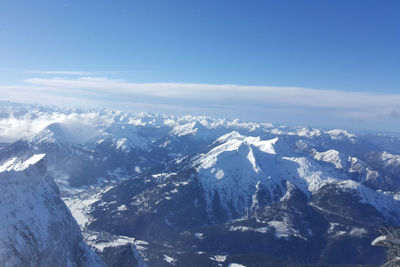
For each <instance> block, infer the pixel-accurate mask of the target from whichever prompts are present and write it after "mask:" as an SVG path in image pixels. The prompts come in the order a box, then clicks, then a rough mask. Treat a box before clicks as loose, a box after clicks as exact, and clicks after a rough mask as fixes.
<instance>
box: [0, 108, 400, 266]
mask: <svg viewBox="0 0 400 267" xmlns="http://www.w3.org/2000/svg"><path fill="white" fill-rule="evenodd" d="M0 107H1V108H0V114H1V118H0V142H2V143H3V147H2V149H0V162H8V160H10V159H12V158H21V157H27V155H29V156H32V155H33V154H36V155H38V154H44V153H45V154H46V155H47V157H46V158H47V172H48V173H49V174H50V175H51V176H52V177H54V179H55V181H56V184H57V186H58V188H59V190H60V192H61V197H62V199H63V200H64V202H65V203H66V205H67V206H68V207H69V209H70V210H71V212H72V214H73V216H74V217H75V219H76V221H77V222H78V224H79V225H80V227H81V230H82V233H83V236H84V239H85V241H86V243H87V244H88V245H89V246H90V247H91V248H92V249H93V250H94V251H96V252H97V253H98V254H99V255H100V256H101V257H102V259H103V260H104V262H105V263H106V264H108V265H109V266H123V265H124V264H127V265H129V264H131V265H132V264H133V265H139V266H144V265H148V266H173V265H176V266H227V265H229V264H234V263H235V264H242V265H245V266H287V265H293V266H296V265H301V264H315V265H316V266H324V265H327V264H354V265H357V264H380V263H383V262H384V251H383V250H382V249H381V248H378V247H372V246H371V245H370V243H371V241H372V240H373V239H374V238H375V237H376V236H378V235H379V233H378V232H377V230H378V229H379V227H380V226H382V225H399V224H400V219H399V218H400V179H399V175H398V173H399V172H398V171H399V170H400V161H399V159H400V140H399V138H397V137H394V136H385V135H381V134H375V135H374V134H362V133H361V134H356V133H351V132H348V131H345V130H338V129H334V130H322V129H314V128H304V127H285V126H275V125H272V124H268V123H246V122H240V121H238V120H226V119H213V118H209V117H194V116H184V117H177V116H170V115H157V114H144V113H141V114H131V113H126V112H120V111H111V110H84V109H60V108H49V107H42V106H26V105H20V104H15V103H8V102H7V103H2V104H1V105H0ZM4 166H5V165H4ZM318 264H319V265H318Z"/></svg>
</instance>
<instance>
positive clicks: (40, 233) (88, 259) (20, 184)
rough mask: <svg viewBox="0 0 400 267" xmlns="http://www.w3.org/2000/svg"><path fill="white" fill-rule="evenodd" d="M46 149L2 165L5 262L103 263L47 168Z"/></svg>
mask: <svg viewBox="0 0 400 267" xmlns="http://www.w3.org/2000/svg"><path fill="white" fill-rule="evenodd" d="M44 156H45V155H44V154H33V155H32V156H30V157H26V158H17V157H13V158H10V159H9V160H7V161H5V162H4V161H3V163H2V164H1V165H0V188H1V192H2V193H1V195H0V203H1V205H0V216H1V218H2V219H1V220H0V229H1V230H0V262H1V264H2V265H3V266H104V264H103V262H102V260H101V259H100V258H99V256H98V255H96V254H95V253H94V252H93V251H91V250H90V248H89V247H88V246H87V245H86V243H85V242H84V240H83V236H82V234H81V231H80V229H79V226H78V224H77V223H76V221H75V220H74V218H73V217H72V215H71V213H70V212H69V210H68V208H67V207H66V206H65V204H64V202H63V201H62V200H61V198H60V196H59V191H58V188H57V186H56V184H55V183H54V182H53V180H52V179H51V178H50V177H49V176H48V174H47V173H46V167H45V163H44Z"/></svg>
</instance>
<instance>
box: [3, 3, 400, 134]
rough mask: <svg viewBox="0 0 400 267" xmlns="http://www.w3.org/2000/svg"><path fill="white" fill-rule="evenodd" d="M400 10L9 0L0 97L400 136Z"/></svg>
mask: <svg viewBox="0 0 400 267" xmlns="http://www.w3.org/2000/svg"><path fill="white" fill-rule="evenodd" d="M399 14H400V1H395V0H394V1H378V0H376V1H369V0H360V1H356V0H351V1H341V0H335V1H333V0H331V1H328V0H326V1H325V0H318V1H312V0H308V1H301V0H293V1H285V0H283V1H282V0H280V1H266V0H263V1H261V0H260V1H258V0H252V1H244V0H243V1H236V0H226V1H225V0H213V1H203V0H202V1H190V0H185V1H184V0H182V1H176V0H169V1H163V0H160V1H152V0H146V1H128V0H126V1H123V0H121V1H105V0H96V1H94V0H85V1H78V0H76V1H67V0H48V1H43V0H35V1H28V0H25V1H24V0H20V1H11V0H3V1H1V3H0V59H1V60H0V98H1V99H8V100H13V101H20V102H38V103H44V104H49V103H51V104H59V105H88V106H100V107H103V106H106V107H112V108H122V109H126V110H132V111H142V110H143V111H151V112H163V113H174V114H180V115H182V114H196V115H203V114H204V115H210V116H215V117H230V118H235V117H238V118H241V119H244V120H255V121H272V122H274V123H281V124H302V125H311V126H318V127H328V128H332V127H341V128H351V129H355V130H357V129H360V130H382V131H387V132H400V126H397V124H400V16H399ZM226 85H230V86H231V87H226ZM121 88H123V89H121ZM293 88H296V89H293ZM210 96H211V97H210ZM212 96H215V97H214V98H213V97H212ZM397 100H398V101H399V102H397ZM397 103H399V104H397Z"/></svg>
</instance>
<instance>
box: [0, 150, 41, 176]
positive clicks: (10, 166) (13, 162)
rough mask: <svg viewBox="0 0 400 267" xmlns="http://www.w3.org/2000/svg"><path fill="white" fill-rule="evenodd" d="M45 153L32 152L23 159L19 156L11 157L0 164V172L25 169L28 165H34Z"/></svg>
mask: <svg viewBox="0 0 400 267" xmlns="http://www.w3.org/2000/svg"><path fill="white" fill-rule="evenodd" d="M45 156H46V154H34V155H33V156H31V157H30V158H28V159H26V160H23V159H21V158H17V157H13V158H11V159H10V160H7V161H6V162H4V163H3V164H2V165H0V172H4V171H11V170H14V171H22V170H25V169H27V168H28V167H29V166H30V165H34V164H36V163H37V162H39V161H40V160H42V159H43V158H44V157H45Z"/></svg>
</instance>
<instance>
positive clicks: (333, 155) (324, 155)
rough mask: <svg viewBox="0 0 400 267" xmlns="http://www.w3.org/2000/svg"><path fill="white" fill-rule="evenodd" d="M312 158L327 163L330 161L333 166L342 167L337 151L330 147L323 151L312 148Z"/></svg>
mask: <svg viewBox="0 0 400 267" xmlns="http://www.w3.org/2000/svg"><path fill="white" fill-rule="evenodd" d="M314 158H315V159H316V160H321V161H324V162H327V163H332V164H333V165H334V166H335V168H337V169H342V168H343V162H342V159H341V157H340V155H339V151H337V150H334V149H330V150H327V151H325V152H318V151H316V150H314Z"/></svg>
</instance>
